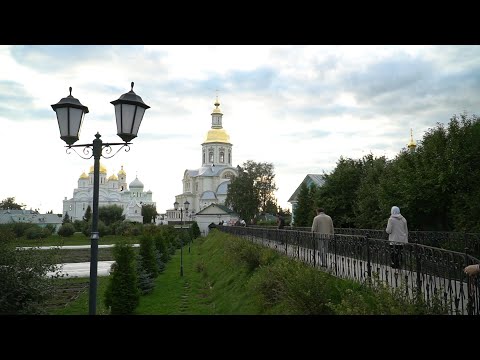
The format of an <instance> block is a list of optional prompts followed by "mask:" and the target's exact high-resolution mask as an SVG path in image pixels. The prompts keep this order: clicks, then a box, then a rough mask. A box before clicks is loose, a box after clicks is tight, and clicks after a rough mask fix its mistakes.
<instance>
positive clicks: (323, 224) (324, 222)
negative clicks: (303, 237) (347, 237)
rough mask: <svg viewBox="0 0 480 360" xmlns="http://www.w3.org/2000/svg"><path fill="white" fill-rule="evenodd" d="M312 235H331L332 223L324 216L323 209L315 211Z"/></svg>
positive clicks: (328, 217)
mask: <svg viewBox="0 0 480 360" xmlns="http://www.w3.org/2000/svg"><path fill="white" fill-rule="evenodd" d="M312 233H316V234H327V235H333V221H332V218H331V217H330V216H328V215H327V214H325V210H324V209H323V208H318V209H317V216H315V217H314V218H313V223H312Z"/></svg>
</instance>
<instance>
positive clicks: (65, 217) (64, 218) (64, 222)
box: [62, 211, 72, 224]
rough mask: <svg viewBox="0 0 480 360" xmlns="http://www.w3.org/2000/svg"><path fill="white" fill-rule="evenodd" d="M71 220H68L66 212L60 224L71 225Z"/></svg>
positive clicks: (68, 216)
mask: <svg viewBox="0 0 480 360" xmlns="http://www.w3.org/2000/svg"><path fill="white" fill-rule="evenodd" d="M71 222H72V220H71V219H70V215H68V211H67V212H66V213H65V216H64V217H63V221H62V224H68V223H71Z"/></svg>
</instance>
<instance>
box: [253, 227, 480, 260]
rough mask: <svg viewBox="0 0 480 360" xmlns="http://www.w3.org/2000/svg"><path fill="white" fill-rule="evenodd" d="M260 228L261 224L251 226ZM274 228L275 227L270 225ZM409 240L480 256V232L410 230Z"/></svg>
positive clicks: (375, 233)
mask: <svg viewBox="0 0 480 360" xmlns="http://www.w3.org/2000/svg"><path fill="white" fill-rule="evenodd" d="M250 227H253V228H260V227H261V226H250ZM270 228H274V227H270ZM284 230H296V231H308V232H310V231H311V227H295V226H286V227H285V228H284ZM335 234H343V235H359V236H369V237H371V238H374V239H384V240H387V239H388V234H387V233H386V232H385V230H376V229H354V228H335ZM408 242H409V243H417V244H420V245H426V246H431V247H436V248H441V249H446V250H453V251H458V252H467V253H468V254H470V255H472V256H474V257H476V258H480V234H479V233H467V232H463V233H462V232H446V231H409V232H408Z"/></svg>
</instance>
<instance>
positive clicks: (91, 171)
mask: <svg viewBox="0 0 480 360" xmlns="http://www.w3.org/2000/svg"><path fill="white" fill-rule="evenodd" d="M89 173H90V174H92V173H93V166H90V172H89ZM100 173H102V174H106V173H107V168H106V167H105V166H103V165H102V164H100Z"/></svg>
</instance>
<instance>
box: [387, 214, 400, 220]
mask: <svg viewBox="0 0 480 360" xmlns="http://www.w3.org/2000/svg"><path fill="white" fill-rule="evenodd" d="M390 217H391V218H392V219H398V220H402V219H403V216H402V214H394V215H390Z"/></svg>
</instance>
